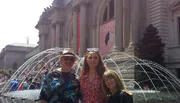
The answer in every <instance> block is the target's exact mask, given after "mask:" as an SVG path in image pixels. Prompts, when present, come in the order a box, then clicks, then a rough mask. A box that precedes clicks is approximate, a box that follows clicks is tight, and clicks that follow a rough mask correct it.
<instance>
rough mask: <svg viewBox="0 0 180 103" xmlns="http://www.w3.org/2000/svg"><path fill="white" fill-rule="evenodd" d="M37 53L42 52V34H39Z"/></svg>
mask: <svg viewBox="0 0 180 103" xmlns="http://www.w3.org/2000/svg"><path fill="white" fill-rule="evenodd" d="M39 51H42V34H40V33H39Z"/></svg>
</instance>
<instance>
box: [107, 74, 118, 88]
mask: <svg viewBox="0 0 180 103" xmlns="http://www.w3.org/2000/svg"><path fill="white" fill-rule="evenodd" d="M104 82H105V85H106V86H107V87H108V88H109V89H110V90H116V89H117V88H116V81H115V80H114V78H113V77H108V76H107V77H105V78H104Z"/></svg>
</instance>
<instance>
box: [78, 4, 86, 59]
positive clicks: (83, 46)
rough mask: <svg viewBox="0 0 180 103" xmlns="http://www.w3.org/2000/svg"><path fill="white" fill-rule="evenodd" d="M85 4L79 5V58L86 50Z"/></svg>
mask: <svg viewBox="0 0 180 103" xmlns="http://www.w3.org/2000/svg"><path fill="white" fill-rule="evenodd" d="M86 9H87V8H86V3H85V2H82V3H81V5H80V18H81V19H80V42H81V43H80V53H79V54H80V56H81V57H82V56H84V54H85V50H86V29H87V27H86V26H87V20H86V19H87V16H86V12H87V10H86Z"/></svg>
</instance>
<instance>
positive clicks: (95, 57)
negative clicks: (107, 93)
mask: <svg viewBox="0 0 180 103" xmlns="http://www.w3.org/2000/svg"><path fill="white" fill-rule="evenodd" d="M105 70H106V67H105V66H104V63H103V61H102V59H101V56H100V54H99V52H98V48H88V49H87V52H86V54H85V57H84V64H83V67H82V69H81V75H80V88H81V93H82V103H105V101H103V93H102V91H101V78H102V75H103V73H104V72H105Z"/></svg>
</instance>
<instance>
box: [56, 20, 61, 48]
mask: <svg viewBox="0 0 180 103" xmlns="http://www.w3.org/2000/svg"><path fill="white" fill-rule="evenodd" d="M60 42H61V41H60V23H59V22H57V23H56V47H60Z"/></svg>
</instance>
